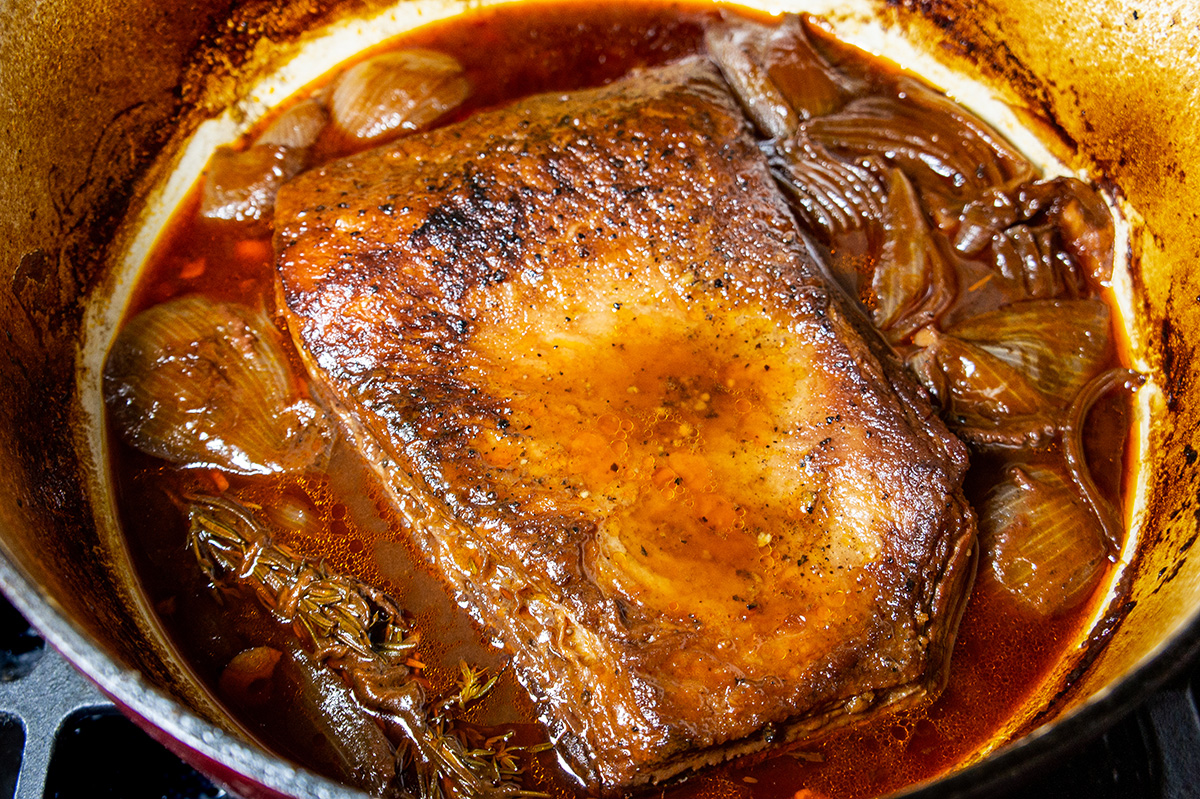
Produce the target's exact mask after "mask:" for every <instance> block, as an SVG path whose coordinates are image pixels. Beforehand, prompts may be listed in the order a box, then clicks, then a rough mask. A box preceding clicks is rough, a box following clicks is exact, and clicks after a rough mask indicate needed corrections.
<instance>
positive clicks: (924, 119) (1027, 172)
mask: <svg viewBox="0 0 1200 799" xmlns="http://www.w3.org/2000/svg"><path fill="white" fill-rule="evenodd" d="M901 87H902V91H901V92H900V93H899V94H898V95H897V96H881V95H872V96H867V97H860V98H858V99H855V100H852V101H851V102H850V103H848V104H847V105H846V107H845V108H843V109H842V110H841V111H839V112H837V113H834V114H830V115H828V116H824V117H818V118H815V119H812V120H809V121H807V122H804V123H802V124H801V129H803V130H804V131H806V132H807V133H808V135H809V136H811V137H812V139H813V140H814V141H817V142H820V143H821V144H823V145H824V146H825V147H827V148H828V149H829V150H830V151H831V152H833V153H835V154H837V155H841V156H843V157H846V158H860V157H863V156H875V157H877V158H880V159H883V160H885V161H886V162H888V163H889V164H891V165H893V166H896V167H899V168H900V169H902V170H904V172H905V174H906V175H907V176H908V177H909V178H910V179H911V180H912V181H913V182H914V183H915V184H916V185H917V188H919V189H920V190H921V191H922V193H924V192H934V193H944V194H947V195H949V196H953V197H961V198H963V199H964V200H965V199H967V198H970V197H973V196H975V195H977V194H978V193H979V192H982V191H984V190H986V189H989V188H992V187H994V186H1005V185H1009V184H1011V183H1013V182H1014V181H1023V180H1027V179H1029V178H1030V177H1032V174H1033V169H1032V167H1031V166H1030V165H1029V162H1028V161H1026V160H1025V159H1024V158H1022V157H1021V156H1020V154H1019V153H1017V152H1016V151H1015V150H1013V149H1012V147H1010V146H1009V145H1008V144H1007V143H1006V142H1005V141H1004V140H1003V138H1001V137H1000V135H999V134H998V133H996V132H995V131H993V130H992V129H991V128H989V127H988V126H987V125H986V124H984V122H982V121H981V120H979V119H978V118H976V117H975V116H973V115H971V114H970V113H968V112H967V111H965V110H963V109H962V108H961V107H959V106H957V105H955V104H954V102H953V101H951V100H950V99H949V98H947V97H945V96H943V95H940V94H938V93H937V92H934V91H933V90H932V89H929V88H927V87H925V86H923V85H922V84H920V83H918V82H917V81H915V80H911V79H905V80H903V81H902V83H901Z"/></svg>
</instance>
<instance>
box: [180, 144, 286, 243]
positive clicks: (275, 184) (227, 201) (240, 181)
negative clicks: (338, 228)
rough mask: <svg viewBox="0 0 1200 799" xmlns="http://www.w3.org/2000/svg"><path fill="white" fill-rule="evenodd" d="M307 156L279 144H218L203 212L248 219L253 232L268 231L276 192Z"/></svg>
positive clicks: (206, 182) (206, 178) (208, 215)
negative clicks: (245, 146)
mask: <svg viewBox="0 0 1200 799" xmlns="http://www.w3.org/2000/svg"><path fill="white" fill-rule="evenodd" d="M304 158H305V157H304V153H303V151H301V150H296V149H294V148H291V147H284V146H281V145H277V144H256V145H254V146H253V147H250V148H249V149H247V150H242V151H238V150H235V149H233V148H232V147H218V148H217V149H216V151H215V152H214V153H213V156H212V158H211V159H210V160H209V162H208V167H207V169H206V170H205V175H204V194H203V196H202V198H201V200H200V215H201V216H203V217H205V218H207V219H224V220H228V221H231V222H241V223H245V224H246V225H247V229H248V230H249V231H250V232H252V233H261V232H266V231H268V230H269V229H270V222H271V215H272V214H273V213H274V209H275V194H276V193H277V192H278V191H279V187H280V186H282V185H283V184H284V183H285V182H286V181H287V180H288V179H290V178H291V177H293V176H294V175H296V174H297V173H299V172H300V170H301V169H303V168H304Z"/></svg>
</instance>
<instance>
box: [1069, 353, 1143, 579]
mask: <svg viewBox="0 0 1200 799" xmlns="http://www.w3.org/2000/svg"><path fill="white" fill-rule="evenodd" d="M1143 380H1144V378H1143V377H1142V376H1141V375H1139V374H1138V373H1137V372H1134V371H1132V370H1130V369H1109V370H1108V371H1106V372H1102V373H1101V374H1099V375H1096V377H1095V378H1093V379H1092V380H1091V381H1090V382H1089V383H1088V384H1087V385H1086V386H1084V387H1083V388H1082V389H1081V390H1080V391H1079V393H1078V394H1077V395H1076V396H1075V399H1074V401H1072V402H1071V408H1070V411H1069V412H1068V413H1067V420H1066V423H1065V424H1064V425H1063V456H1064V458H1065V459H1066V462H1067V468H1068V469H1069V470H1070V473H1071V480H1072V481H1074V483H1075V487H1076V488H1077V489H1078V490H1079V493H1080V494H1081V495H1082V496H1083V498H1084V499H1085V500H1086V501H1087V502H1088V503H1089V504H1090V505H1091V506H1092V508H1093V509H1094V512H1095V514H1096V518H1097V520H1098V521H1099V522H1100V526H1101V529H1102V531H1103V533H1104V539H1105V543H1106V544H1107V546H1108V555H1109V557H1110V558H1113V559H1115V558H1116V554H1117V553H1118V552H1119V551H1120V550H1121V539H1122V537H1123V530H1124V525H1122V524H1121V521H1120V519H1119V518H1118V515H1117V511H1116V509H1115V508H1113V507H1112V505H1111V504H1110V503H1109V502H1108V501H1106V500H1105V499H1104V495H1103V494H1101V493H1100V489H1099V488H1097V487H1096V482H1095V481H1094V480H1093V479H1092V473H1091V470H1090V469H1088V465H1087V458H1086V457H1085V456H1084V451H1083V429H1084V425H1085V424H1086V423H1087V417H1088V414H1089V413H1090V412H1091V410H1092V406H1093V405H1095V404H1096V401H1097V400H1098V399H1100V398H1101V397H1103V396H1104V395H1105V394H1107V393H1108V392H1110V391H1112V390H1114V389H1116V388H1120V387H1124V388H1126V389H1133V388H1137V387H1138V386H1140V385H1141V384H1142V382H1143Z"/></svg>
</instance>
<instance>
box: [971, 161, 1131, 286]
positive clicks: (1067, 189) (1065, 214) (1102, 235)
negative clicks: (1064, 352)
mask: <svg viewBox="0 0 1200 799" xmlns="http://www.w3.org/2000/svg"><path fill="white" fill-rule="evenodd" d="M1113 237H1114V231H1113V221H1112V215H1111V214H1110V213H1109V212H1108V208H1107V207H1106V206H1105V205H1104V201H1103V200H1102V199H1101V198H1100V195H1098V194H1097V193H1096V191H1095V190H1094V189H1092V188H1091V187H1090V186H1088V185H1087V184H1086V183H1083V182H1082V181H1079V180H1076V179H1074V178H1054V179H1052V180H1035V181H1029V182H1026V183H1022V184H1019V185H1017V186H1015V187H1012V188H1004V187H999V188H993V189H990V190H988V191H986V192H984V193H983V195H982V196H980V197H979V198H978V199H975V200H973V201H971V202H969V203H967V205H966V206H964V207H963V209H962V212H961V214H960V215H959V218H958V221H957V229H956V230H954V231H953V235H952V240H953V243H954V248H955V249H956V250H957V251H958V252H960V253H962V254H963V255H965V256H968V257H972V258H977V257H978V258H986V257H988V254H989V250H990V257H991V259H992V260H993V262H994V263H995V266H996V270H997V272H998V273H999V274H1000V275H1001V276H1002V277H1004V278H1006V279H1008V280H1011V281H1013V282H1015V283H1016V284H1017V285H1018V286H1020V287H1021V289H1022V290H1023V292H1024V294H1025V296H1029V297H1057V296H1080V295H1082V294H1085V293H1087V288H1088V287H1089V284H1090V288H1091V289H1093V290H1099V289H1100V288H1101V287H1102V286H1103V285H1104V284H1106V283H1107V281H1108V280H1109V278H1111V276H1112V267H1113V260H1112V247H1113Z"/></svg>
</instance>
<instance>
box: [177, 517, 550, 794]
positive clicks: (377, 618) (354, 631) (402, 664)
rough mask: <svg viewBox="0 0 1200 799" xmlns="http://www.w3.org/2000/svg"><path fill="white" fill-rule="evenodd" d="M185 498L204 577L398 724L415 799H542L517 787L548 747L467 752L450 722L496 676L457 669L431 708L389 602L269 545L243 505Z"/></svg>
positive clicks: (403, 765)
mask: <svg viewBox="0 0 1200 799" xmlns="http://www.w3.org/2000/svg"><path fill="white" fill-rule="evenodd" d="M187 499H188V502H189V505H188V517H189V528H188V543H189V546H190V547H191V549H192V551H193V553H194V554H195V556H196V560H197V561H198V562H199V564H200V568H201V569H203V570H204V573H205V575H206V576H207V577H208V578H209V580H211V581H212V583H213V584H214V585H222V584H228V583H233V584H238V585H242V586H245V587H247V588H250V589H252V590H253V591H254V593H255V594H256V596H257V597H258V599H259V601H260V602H261V603H262V604H263V605H264V606H265V607H266V608H267V609H268V610H270V611H272V612H273V613H274V614H275V615H276V616H278V617H279V618H280V619H282V620H283V621H285V622H286V623H289V624H291V625H292V628H293V629H294V630H295V632H296V634H297V635H298V636H299V637H300V638H301V639H304V640H307V642H309V643H310V644H311V646H312V647H313V650H314V655H315V656H316V657H317V658H318V659H319V660H323V661H324V662H326V663H327V664H328V665H329V666H331V667H332V668H334V669H337V670H338V671H339V672H341V673H342V674H343V676H345V677H347V678H348V679H349V682H350V684H351V686H352V687H353V689H354V693H355V695H356V696H357V697H358V699H359V701H360V702H361V703H362V704H364V705H365V706H366V707H368V708H370V709H371V710H374V711H376V712H381V713H386V714H388V715H390V716H391V717H392V718H393V720H395V721H396V722H397V723H398V726H399V727H400V728H401V729H402V730H404V733H405V736H406V740H405V741H403V742H402V743H401V745H400V746H399V747H397V753H396V757H397V767H396V773H397V774H399V775H403V774H404V772H405V771H406V770H407V769H409V768H411V770H412V771H413V772H414V773H415V776H416V781H415V782H416V785H415V788H416V791H415V793H416V796H417V797H418V798H419V799H476V798H477V797H478V798H479V799H484V798H485V797H541V796H546V794H542V793H538V792H534V791H526V790H524V789H523V788H522V787H521V778H522V776H523V772H524V769H523V767H522V765H521V755H522V754H526V753H535V752H539V751H543V750H544V749H545V748H547V746H544V745H538V746H535V747H522V746H510V745H509V740H510V738H511V737H512V733H511V732H510V733H506V734H504V735H499V736H495V737H492V738H488V739H487V740H486V741H484V742H483V743H482V745H475V746H472V745H470V744H469V743H468V742H467V734H466V732H465V731H462V730H460V729H458V726H457V725H456V723H455V718H454V716H453V714H452V713H451V711H452V710H453V709H454V708H457V709H458V710H460V711H461V710H466V709H467V708H469V707H470V706H471V705H473V704H474V703H475V702H478V701H479V700H480V699H481V698H483V697H484V696H485V695H486V694H487V693H488V691H490V690H491V688H492V686H493V685H495V683H496V677H494V676H493V677H491V678H490V679H489V678H488V676H487V673H486V672H485V671H484V670H483V669H474V668H472V667H471V666H469V665H467V664H466V663H460V664H459V668H460V675H459V680H458V685H457V690H456V691H454V692H452V693H451V694H450V695H449V696H446V697H444V698H443V699H441V700H440V701H437V702H428V701H427V700H426V696H425V689H424V687H423V685H422V682H421V681H420V680H419V678H418V675H417V671H418V670H419V667H420V666H421V663H420V661H419V660H418V659H417V658H416V657H415V655H416V650H417V646H418V645H419V643H420V634H419V632H418V631H417V630H416V629H414V628H413V627H412V625H411V624H410V623H409V622H408V620H407V619H406V618H405V615H404V612H403V610H402V609H401V608H400V607H399V606H398V605H397V604H396V603H395V602H394V601H392V599H391V598H390V597H388V596H387V595H386V594H384V593H382V592H381V591H379V590H377V589H375V588H373V587H372V586H370V585H367V584H366V583H363V582H362V581H360V580H356V579H354V578H352V577H347V576H345V575H341V574H334V573H331V572H330V571H329V570H328V569H327V568H326V565H325V563H324V562H323V561H313V560H312V559H309V558H305V557H302V556H301V555H299V554H297V553H296V552H295V551H294V550H292V549H291V548H290V547H287V546H285V545H283V544H280V543H278V542H275V541H273V540H272V538H271V536H270V534H269V532H268V530H267V529H266V527H265V526H264V525H263V524H261V523H260V522H259V521H258V519H257V518H256V517H255V516H254V514H253V513H252V511H251V510H250V509H249V508H247V507H246V506H244V505H241V504H239V503H237V502H234V501H232V500H230V499H227V498H223V497H212V496H198V495H197V496H189V497H188V498H187Z"/></svg>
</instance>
